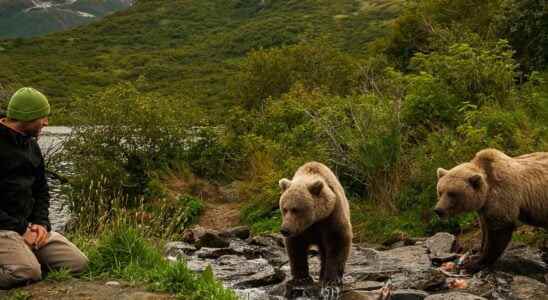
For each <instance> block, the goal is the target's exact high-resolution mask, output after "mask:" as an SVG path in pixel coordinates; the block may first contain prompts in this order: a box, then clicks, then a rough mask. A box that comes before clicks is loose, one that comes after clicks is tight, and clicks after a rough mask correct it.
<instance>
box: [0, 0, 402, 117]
mask: <svg viewBox="0 0 548 300" xmlns="http://www.w3.org/2000/svg"><path fill="white" fill-rule="evenodd" d="M398 9H399V1H397V0H372V1H356V0H342V1H337V2H336V3H335V2H334V1H329V0H319V1H318V0H298V1H297V0H288V1H274V0H230V1H222V3H220V2H219V1H212V0H200V1H198V0H179V1H168V0H148V1H146V0H144V1H138V2H137V3H136V4H135V6H134V7H132V8H130V9H129V10H126V11H123V12H118V13H116V14H114V15H111V16H107V17H106V18H105V19H103V20H102V21H100V22H94V23H92V24H90V25H88V26H85V27H79V28H76V29H73V30H70V31H66V32H62V33H55V34H52V35H48V36H46V37H43V38H36V39H31V40H5V41H3V42H0V65H2V66H6V67H5V68H0V84H2V85H4V86H10V87H13V86H20V85H33V86H36V87H38V88H41V89H44V90H45V91H46V93H48V94H49V95H51V97H52V101H53V102H54V103H56V104H61V105H58V107H59V106H61V107H67V106H66V104H67V103H70V99H71V98H73V97H77V96H82V95H89V94H93V93H95V92H97V91H99V90H101V89H104V88H105V87H108V86H110V85H112V84H115V83H117V82H120V81H124V80H130V81H133V80H137V79H138V78H145V79H146V83H147V84H146V86H145V87H143V89H145V90H148V91H156V92H160V93H162V94H169V95H181V96H182V97H181V98H183V96H186V97H187V98H192V99H196V101H198V103H199V104H200V105H201V106H202V107H207V108H210V109H212V110H213V111H216V110H219V109H221V110H222V108H223V107H224V106H225V105H226V103H227V102H226V101H227V99H228V97H227V94H226V85H227V83H228V81H229V78H230V77H231V76H232V75H233V74H234V72H235V70H237V64H238V62H239V61H240V59H241V58H243V57H245V55H246V53H247V52H248V51H249V50H251V49H258V48H269V47H275V46H281V45H288V44H295V43H297V42H299V41H301V40H305V39H310V38H314V37H318V36H328V37H329V38H330V39H332V40H333V43H334V44H335V45H337V46H338V47H339V48H341V49H344V50H346V51H348V52H351V53H354V54H356V55H361V54H363V53H365V51H366V49H367V44H368V42H369V41H371V40H372V39H374V38H375V37H377V36H379V35H381V34H383V33H384V32H385V30H386V26H385V24H386V23H387V21H389V20H391V19H392V18H394V17H395V16H396V14H397V12H398Z"/></svg>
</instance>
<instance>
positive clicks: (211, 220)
mask: <svg viewBox="0 0 548 300" xmlns="http://www.w3.org/2000/svg"><path fill="white" fill-rule="evenodd" d="M204 206H205V209H204V212H203V213H202V215H201V216H200V219H199V221H198V225H200V226H202V227H204V228H209V229H215V230H223V229H227V228H231V227H235V226H238V225H239V224H240V208H241V204H240V203H238V202H228V203H226V202H217V201H208V202H206V203H205V205H204Z"/></svg>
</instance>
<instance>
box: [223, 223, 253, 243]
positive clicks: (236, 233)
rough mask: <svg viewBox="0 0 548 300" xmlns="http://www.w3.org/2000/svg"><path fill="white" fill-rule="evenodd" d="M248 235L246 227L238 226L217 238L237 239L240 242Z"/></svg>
mask: <svg viewBox="0 0 548 300" xmlns="http://www.w3.org/2000/svg"><path fill="white" fill-rule="evenodd" d="M250 235H251V231H250V230H249V227H247V226H238V227H234V228H230V229H227V230H225V231H222V232H221V233H219V236H220V237H222V238H239V239H242V240H245V239H247V238H249V236H250Z"/></svg>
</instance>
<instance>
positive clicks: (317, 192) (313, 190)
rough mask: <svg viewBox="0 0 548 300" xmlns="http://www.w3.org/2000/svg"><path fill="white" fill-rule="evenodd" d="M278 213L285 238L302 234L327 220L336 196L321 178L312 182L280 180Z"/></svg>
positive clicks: (281, 230)
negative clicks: (280, 192) (312, 226)
mask: <svg viewBox="0 0 548 300" xmlns="http://www.w3.org/2000/svg"><path fill="white" fill-rule="evenodd" d="M279 184H280V188H281V190H282V195H281V197H280V211H281V213H282V220H283V221H282V228H281V229H280V232H281V233H282V234H283V235H284V236H285V237H292V236H296V235H299V234H301V233H303V232H304V231H305V230H306V229H307V228H308V227H310V226H311V225H312V224H314V223H316V222H317V221H319V220H322V219H325V218H327V217H328V216H329V215H330V214H331V213H332V212H333V209H334V207H335V202H336V195H335V193H334V192H333V190H332V189H331V188H330V187H329V186H328V185H327V184H326V182H325V181H324V180H323V179H321V178H316V179H313V180H293V181H291V180H289V179H286V178H284V179H281V180H280V182H279Z"/></svg>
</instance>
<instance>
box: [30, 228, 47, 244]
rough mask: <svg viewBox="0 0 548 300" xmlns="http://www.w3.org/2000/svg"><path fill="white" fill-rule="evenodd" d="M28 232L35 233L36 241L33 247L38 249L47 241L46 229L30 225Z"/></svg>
mask: <svg viewBox="0 0 548 300" xmlns="http://www.w3.org/2000/svg"><path fill="white" fill-rule="evenodd" d="M30 231H32V232H34V233H36V240H35V241H34V244H35V247H36V248H37V249H40V248H41V247H42V246H44V245H45V244H46V242H47V240H48V230H47V229H46V227H44V226H42V225H38V224H32V225H31V226H30Z"/></svg>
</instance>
